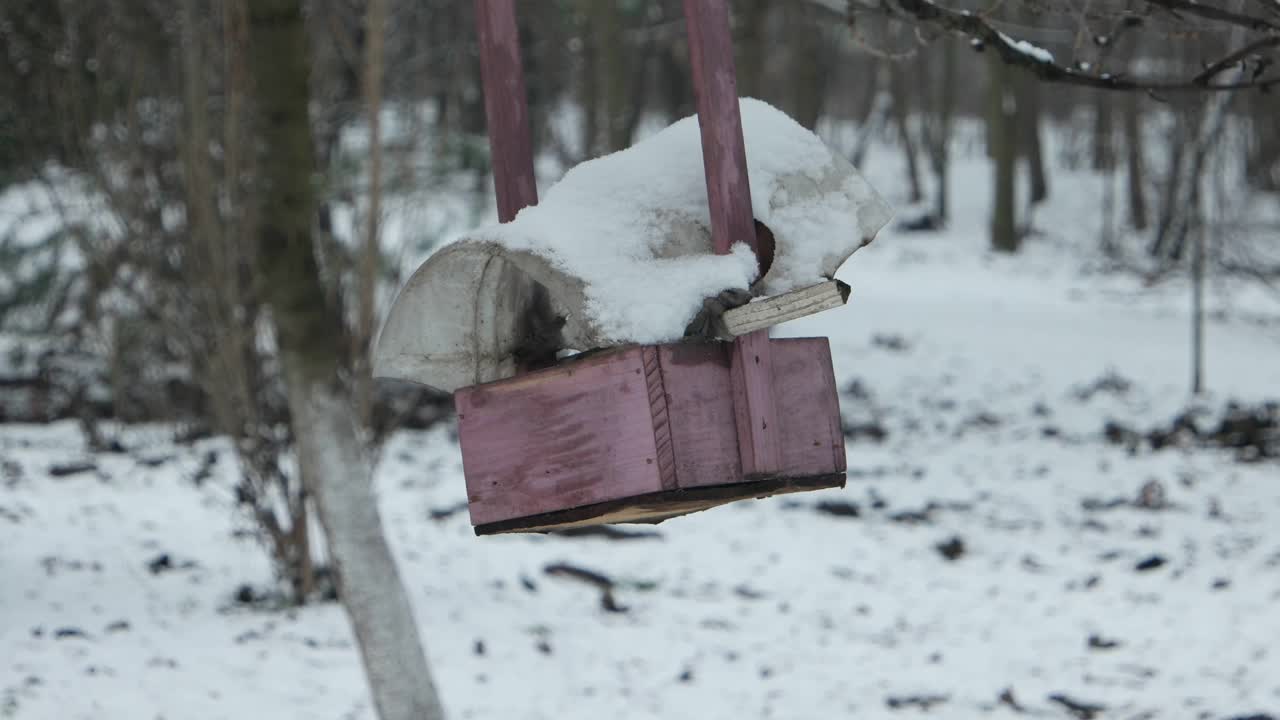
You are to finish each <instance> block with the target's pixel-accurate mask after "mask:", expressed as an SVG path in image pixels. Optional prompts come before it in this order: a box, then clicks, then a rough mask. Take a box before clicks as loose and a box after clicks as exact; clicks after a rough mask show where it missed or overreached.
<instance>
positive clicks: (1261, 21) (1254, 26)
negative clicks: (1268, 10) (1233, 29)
mask: <svg viewBox="0 0 1280 720" xmlns="http://www.w3.org/2000/svg"><path fill="white" fill-rule="evenodd" d="M1146 2H1147V4H1149V5H1154V6H1156V7H1158V8H1163V9H1165V10H1168V11H1169V12H1171V13H1173V14H1174V15H1178V14H1179V13H1183V14H1186V15H1195V16H1196V17H1200V18H1204V19H1206V20H1216V21H1218V22H1222V23H1227V24H1230V25H1236V26H1239V27H1242V28H1245V29H1247V30H1254V31H1258V32H1273V33H1274V32H1280V24H1277V23H1274V22H1272V21H1270V20H1268V19H1266V18H1260V17H1256V16H1254V15H1245V14H1243V13H1237V12H1232V11H1230V10H1224V9H1223V8H1220V7H1214V6H1213V5H1209V4H1208V3H1200V2H1196V1H1195V0H1146Z"/></svg>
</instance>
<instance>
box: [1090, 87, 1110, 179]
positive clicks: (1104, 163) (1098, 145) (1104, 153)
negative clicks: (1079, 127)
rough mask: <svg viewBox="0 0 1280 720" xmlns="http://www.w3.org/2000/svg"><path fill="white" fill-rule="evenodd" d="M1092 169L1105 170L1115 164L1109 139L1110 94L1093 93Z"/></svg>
mask: <svg viewBox="0 0 1280 720" xmlns="http://www.w3.org/2000/svg"><path fill="white" fill-rule="evenodd" d="M1093 97H1094V100H1093V169H1094V170H1106V169H1108V168H1110V167H1111V166H1112V165H1114V164H1115V160H1114V154H1115V151H1114V147H1113V145H1112V137H1111V94H1110V93H1106V92H1102V91H1100V90H1098V91H1094V93H1093Z"/></svg>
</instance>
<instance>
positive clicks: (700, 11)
mask: <svg viewBox="0 0 1280 720" xmlns="http://www.w3.org/2000/svg"><path fill="white" fill-rule="evenodd" d="M684 16H685V23H686V24H687V25H688V30H689V56H690V58H689V59H690V65H691V66H692V69H693V88H694V93H695V95H696V100H697V107H698V123H699V126H700V128H701V131H702V160H703V164H704V166H705V168H706V176H707V200H708V202H709V204H710V208H711V238H712V242H713V243H714V245H715V249H716V252H717V253H721V254H723V253H727V252H729V248H730V247H731V246H732V245H733V243H734V242H746V243H749V244H750V245H751V247H752V249H753V250H755V251H756V257H757V259H760V257H761V256H760V248H759V247H757V243H756V233H755V222H754V216H753V215H752V212H751V185H750V183H749V181H748V178H747V153H746V146H745V144H744V143H743V140H742V114H741V111H740V109H739V107H738V82H737V76H736V71H735V69H734V64H733V39H732V37H731V35H730V33H729V5H728V0H684ZM730 371H731V377H732V385H733V396H734V397H733V407H734V415H735V421H736V423H737V427H738V447H739V451H740V454H741V456H742V472H743V474H744V475H746V476H748V477H750V476H753V475H768V474H772V473H777V472H779V471H780V470H781V469H782V454H781V450H780V449H779V446H778V422H777V420H778V411H777V406H776V403H775V401H774V397H773V388H772V385H771V379H772V375H773V361H772V356H771V354H770V346H769V331H768V329H764V330H759V331H756V332H753V333H750V334H748V335H744V336H742V337H739V338H738V339H737V340H735V341H734V344H733V352H732V353H731V365H730Z"/></svg>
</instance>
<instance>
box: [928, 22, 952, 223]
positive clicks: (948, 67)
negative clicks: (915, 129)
mask: <svg viewBox="0 0 1280 720" xmlns="http://www.w3.org/2000/svg"><path fill="white" fill-rule="evenodd" d="M943 43H944V49H943V52H942V57H941V65H942V67H941V68H939V69H938V73H935V72H927V73H925V74H926V75H927V76H928V77H933V76H934V75H935V74H938V75H940V77H939V79H938V81H937V82H936V83H935V85H936V87H934V88H931V92H930V93H929V94H928V98H929V102H930V108H929V111H928V113H927V115H926V118H925V123H924V128H925V145H926V149H927V152H928V154H929V165H930V168H931V169H932V170H933V218H934V222H935V224H936V225H937V226H939V227H941V226H943V225H946V224H947V218H948V216H949V215H950V212H951V200H950V184H951V183H950V167H951V129H952V124H953V123H952V118H953V117H954V115H955V105H956V91H955V86H956V67H955V66H956V62H957V59H956V44H955V42H953V41H951V40H950V39H944V40H943Z"/></svg>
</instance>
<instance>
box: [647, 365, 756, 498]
mask: <svg viewBox="0 0 1280 720" xmlns="http://www.w3.org/2000/svg"><path fill="white" fill-rule="evenodd" d="M730 347H731V346H730V344H729V343H725V342H706V343H680V344H670V345H661V346H659V348H658V350H659V358H660V359H661V361H662V377H663V384H664V386H665V387H666V390H667V407H668V411H669V413H670V415H671V423H672V433H671V435H672V440H673V443H674V450H675V458H676V477H677V478H678V481H679V484H680V487H682V488H690V487H701V486H705V485H727V484H730V483H735V482H741V481H742V459H741V458H740V457H739V455H738V430H737V426H736V424H735V419H734V415H733V403H732V400H731V398H732V397H733V385H732V384H731V382H730V380H729V349H730Z"/></svg>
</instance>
